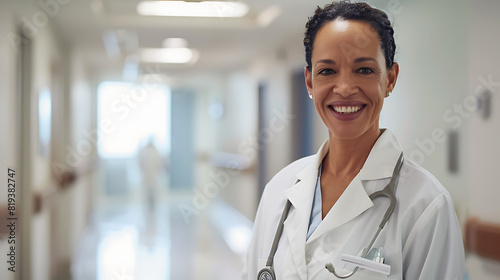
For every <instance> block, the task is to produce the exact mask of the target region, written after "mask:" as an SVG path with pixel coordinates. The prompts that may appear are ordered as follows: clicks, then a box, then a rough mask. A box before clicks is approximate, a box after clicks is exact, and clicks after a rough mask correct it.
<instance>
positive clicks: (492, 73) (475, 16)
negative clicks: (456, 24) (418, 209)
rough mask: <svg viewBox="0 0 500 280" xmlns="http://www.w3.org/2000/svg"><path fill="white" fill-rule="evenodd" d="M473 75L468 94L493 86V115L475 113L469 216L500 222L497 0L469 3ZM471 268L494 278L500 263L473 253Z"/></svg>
mask: <svg viewBox="0 0 500 280" xmlns="http://www.w3.org/2000/svg"><path fill="white" fill-rule="evenodd" d="M469 9H470V14H469V28H470V32H469V36H468V37H469V40H468V47H469V55H468V63H469V65H468V66H469V67H468V69H469V75H468V87H467V89H468V95H471V96H472V95H473V94H475V92H476V91H478V90H479V91H480V90H481V89H484V88H489V89H490V91H491V94H492V99H491V101H492V102H491V116H490V118H489V119H487V120H483V119H482V118H480V116H479V114H478V113H472V114H471V117H470V119H469V120H468V122H469V144H468V159H469V161H468V164H467V165H466V168H467V169H468V177H469V178H468V179H469V180H468V202H469V204H468V206H469V207H468V209H469V215H470V216H472V217H474V216H475V217H478V218H480V219H482V220H484V221H487V222H491V223H496V224H500V214H499V213H500V204H499V203H498V200H497V198H498V197H500V187H499V184H498V181H497V179H496V176H495V175H496V174H497V172H498V169H499V167H500V164H498V159H499V158H500V147H499V144H498V143H500V130H499V129H498V128H499V127H500V113H499V111H498V110H500V98H499V94H500V69H499V68H498V65H500V55H499V50H500V37H499V36H498V27H499V26H500V18H499V17H498V11H500V2H498V1H495V0H480V1H470V3H469ZM467 267H468V270H469V272H470V278H471V279H472V280H476V279H478V280H479V279H481V280H493V279H498V275H500V262H498V261H493V260H489V259H484V258H482V257H479V256H477V255H475V254H470V255H469V257H468V260H467Z"/></svg>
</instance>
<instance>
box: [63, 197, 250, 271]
mask: <svg viewBox="0 0 500 280" xmlns="http://www.w3.org/2000/svg"><path fill="white" fill-rule="evenodd" d="M181 205H184V206H189V200H186V199H181V198H177V199H172V198H171V199H169V200H164V201H161V202H156V203H155V205H154V206H152V207H146V206H145V205H144V204H141V203H138V202H137V201H120V202H116V201H115V202H112V203H110V202H109V201H107V202H104V203H100V204H99V205H97V206H96V207H95V212H94V214H93V218H92V222H91V223H90V224H89V226H88V227H87V229H86V231H85V233H84V235H83V236H82V239H81V242H80V244H79V248H78V249H77V254H76V256H75V258H74V263H73V264H72V274H73V279H75V280H90V279H98V280H135V279H148V280H169V279H172V280H184V279H185V280H204V279H217V280H221V279H228V280H234V279H239V277H240V273H241V270H242V267H243V255H244V252H245V250H246V246H247V245H248V242H249V238H250V235H251V223H250V221H248V220H247V219H246V218H244V217H243V216H242V215H241V214H239V213H238V212H237V211H236V210H234V209H233V208H232V207H230V206H229V205H228V204H226V203H225V202H223V201H221V200H214V201H213V202H212V203H211V204H210V205H209V206H208V207H206V209H203V211H200V212H199V213H197V214H193V215H190V216H187V215H183V214H182V212H181V211H180V208H181ZM188 217H189V219H188Z"/></svg>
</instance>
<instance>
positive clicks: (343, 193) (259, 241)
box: [243, 1, 464, 280]
mask: <svg viewBox="0 0 500 280" xmlns="http://www.w3.org/2000/svg"><path fill="white" fill-rule="evenodd" d="M304 46H305V53H306V62H307V66H306V67H305V70H304V75H305V81H306V86H307V90H308V92H309V96H310V98H311V99H312V100H313V102H314V105H315V107H316V111H317V113H318V115H319V116H320V118H321V119H322V121H323V123H324V124H325V126H326V128H327V129H328V131H329V138H328V139H327V140H326V141H325V142H324V143H323V145H322V146H321V147H320V149H319V151H318V153H317V154H315V155H312V156H309V157H305V158H302V159H299V160H297V161H295V162H293V163H292V164H290V165H288V166H287V167H285V168H284V169H282V170H281V171H280V172H279V173H278V174H276V175H275V176H274V178H273V179H271V181H270V182H269V183H268V184H267V186H266V188H265V191H264V193H263V195H262V199H261V202H260V205H259V208H258V211H257V215H256V218H255V224H254V232H253V236H252V241H251V244H250V247H249V249H248V256H247V260H246V265H245V269H244V271H243V279H249V280H255V279H269V280H271V279H339V278H340V279H344V278H350V279H372V280H373V279H408V280H416V279H422V280H431V279H432V280H437V279H446V280H448V279H449V280H459V279H460V280H461V279H464V249H463V243H462V237H461V231H460V227H459V223H458V220H457V217H456V214H455V211H454V208H453V203H452V200H451V198H450V195H449V193H448V192H447V191H446V189H445V188H444V187H443V186H442V185H441V183H440V182H439V181H438V180H437V179H436V178H435V177H434V176H433V175H432V174H430V173H429V172H428V171H426V170H424V169H423V168H422V167H420V166H418V165H417V164H415V163H414V162H412V161H411V160H409V159H408V158H406V157H404V155H403V150H402V148H401V146H400V144H399V143H398V140H397V138H396V137H395V135H394V134H393V133H391V131H390V130H388V129H381V128H379V118H380V112H381V110H382V107H383V103H384V100H385V99H386V98H389V95H390V93H391V92H392V91H393V89H394V87H395V85H396V81H397V78H398V73H399V65H398V63H396V62H394V54H395V50H396V44H395V42H394V30H393V28H392V26H391V22H390V20H389V19H388V17H387V15H386V14H385V13H384V12H383V11H381V10H378V9H375V8H372V7H371V6H369V5H368V4H366V3H350V2H346V1H342V2H334V3H332V4H330V5H326V6H325V7H324V8H320V7H318V8H317V10H316V11H315V14H314V15H313V16H312V17H311V18H309V21H308V22H307V24H306V32H305V38H304ZM401 105H403V104H401ZM402 117H403V116H402ZM401 120H402V121H403V118H401ZM379 191H384V193H383V195H382V196H378V195H379V194H380V193H379ZM383 196H385V198H383ZM391 197H392V198H391ZM381 221H383V222H381ZM345 255H348V256H351V257H353V258H351V263H349V262H347V261H346V258H347V257H346V256H345ZM361 258H362V259H363V260H369V264H370V265H373V264H374V263H376V265H373V267H376V268H377V269H378V270H377V269H374V268H373V267H372V268H367V267H366V265H363V264H364V261H363V260H362V261H360V260H359V259H361ZM384 264H385V265H386V266H383V265H384ZM387 266H389V267H390V269H389V271H387V270H386V268H387ZM360 267H361V268H360Z"/></svg>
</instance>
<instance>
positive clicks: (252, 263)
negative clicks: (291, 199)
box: [241, 186, 268, 280]
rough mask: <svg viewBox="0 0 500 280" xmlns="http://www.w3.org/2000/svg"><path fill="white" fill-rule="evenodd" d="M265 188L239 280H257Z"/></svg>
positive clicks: (266, 190)
mask: <svg viewBox="0 0 500 280" xmlns="http://www.w3.org/2000/svg"><path fill="white" fill-rule="evenodd" d="M267 192H268V189H267V186H266V188H265V189H264V193H263V194H262V198H261V201H260V203H259V207H258V208H257V213H256V215H255V221H254V225H253V232H252V239H251V241H250V244H249V246H248V251H247V255H246V258H245V264H244V267H243V271H242V273H241V279H242V280H247V279H252V280H254V279H257V269H258V267H257V266H258V264H257V257H258V253H259V252H258V250H259V246H258V243H259V242H261V240H260V239H261V238H262V236H259V234H258V233H260V232H262V231H263V228H264V225H263V224H262V221H263V218H264V217H263V213H265V212H266V210H265V209H264V208H265V205H264V204H265V203H264V200H265V196H267Z"/></svg>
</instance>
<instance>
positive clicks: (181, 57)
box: [139, 48, 197, 63]
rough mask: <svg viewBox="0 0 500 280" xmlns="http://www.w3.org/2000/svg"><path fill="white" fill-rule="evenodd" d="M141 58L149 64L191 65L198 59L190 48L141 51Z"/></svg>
mask: <svg viewBox="0 0 500 280" xmlns="http://www.w3.org/2000/svg"><path fill="white" fill-rule="evenodd" d="M139 57H140V60H141V61H142V62H147V63H189V62H193V61H194V60H195V59H196V58H197V57H196V53H195V52H194V51H193V50H191V49H188V48H160V49H153V48H149V49H141V50H140V51H139Z"/></svg>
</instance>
